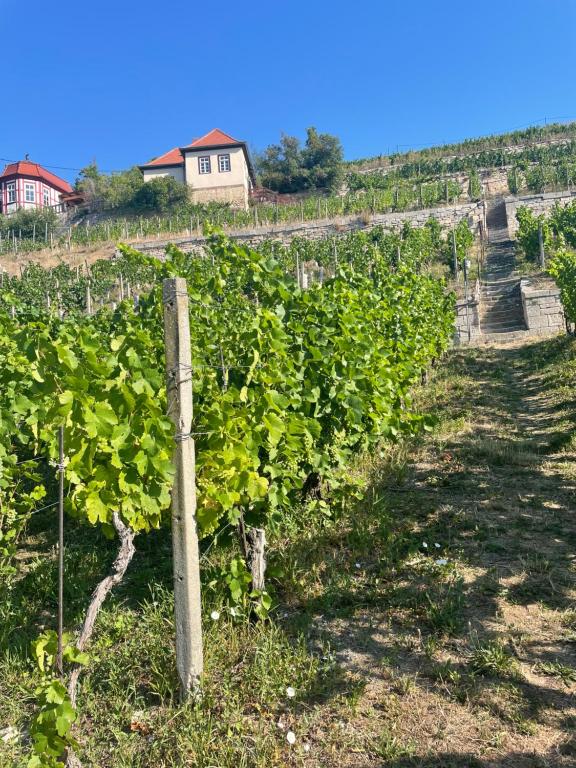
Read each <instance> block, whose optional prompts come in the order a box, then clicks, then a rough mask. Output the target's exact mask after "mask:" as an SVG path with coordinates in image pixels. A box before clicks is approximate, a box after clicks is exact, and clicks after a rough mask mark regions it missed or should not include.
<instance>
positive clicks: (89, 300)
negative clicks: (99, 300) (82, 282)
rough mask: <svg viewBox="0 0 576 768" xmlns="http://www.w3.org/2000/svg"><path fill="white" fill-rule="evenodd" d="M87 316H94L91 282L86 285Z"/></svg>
mask: <svg viewBox="0 0 576 768" xmlns="http://www.w3.org/2000/svg"><path fill="white" fill-rule="evenodd" d="M86 314H87V315H91V314H92V295H91V293H90V281H89V280H88V282H87V283H86Z"/></svg>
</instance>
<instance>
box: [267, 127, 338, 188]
mask: <svg viewBox="0 0 576 768" xmlns="http://www.w3.org/2000/svg"><path fill="white" fill-rule="evenodd" d="M342 163H343V153H342V145H341V144H340V140H339V139H338V138H337V137H336V136H331V135H330V134H328V133H318V131H317V130H316V129H315V128H308V129H307V131H306V143H305V145H304V147H303V148H301V147H300V142H299V140H298V139H297V138H296V137H295V136H287V135H286V134H282V136H281V138H280V144H271V145H270V146H269V147H267V148H266V149H265V150H264V152H263V153H262V155H260V156H259V157H257V158H256V164H257V168H258V171H259V175H260V181H261V183H262V184H263V185H264V186H265V187H268V188H269V189H273V190H275V191H277V192H302V191H304V190H307V189H334V188H335V187H337V186H338V184H339V183H340V180H341V178H342V167H343V166H342Z"/></svg>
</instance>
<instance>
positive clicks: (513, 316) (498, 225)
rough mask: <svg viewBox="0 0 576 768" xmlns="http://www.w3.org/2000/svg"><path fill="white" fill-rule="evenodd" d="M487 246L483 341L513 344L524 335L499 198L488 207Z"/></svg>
mask: <svg viewBox="0 0 576 768" xmlns="http://www.w3.org/2000/svg"><path fill="white" fill-rule="evenodd" d="M486 223H487V227H488V244H487V249H486V261H485V264H484V269H483V274H482V284H481V288H480V307H481V312H480V328H481V332H482V337H481V338H482V341H485V342H492V341H512V340H514V339H516V338H521V337H522V336H524V335H525V334H526V331H527V328H526V324H525V322H524V313H523V310H522V299H521V295H520V277H519V276H518V275H516V273H515V259H514V243H513V241H512V240H510V239H509V237H508V226H507V222H506V208H505V205H504V200H503V199H502V198H495V199H494V200H492V201H491V202H490V203H489V205H488V210H487V214H486Z"/></svg>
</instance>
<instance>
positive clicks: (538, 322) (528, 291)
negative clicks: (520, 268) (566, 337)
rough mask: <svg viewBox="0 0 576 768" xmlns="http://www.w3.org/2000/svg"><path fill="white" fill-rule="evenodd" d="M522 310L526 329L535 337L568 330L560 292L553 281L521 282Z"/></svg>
mask: <svg viewBox="0 0 576 768" xmlns="http://www.w3.org/2000/svg"><path fill="white" fill-rule="evenodd" d="M520 294H521V296H522V310H523V312H524V322H525V323H526V327H527V328H528V330H529V331H530V333H531V334H533V335H534V336H551V335H553V334H556V333H560V332H561V331H563V330H565V329H566V324H565V320H564V311H563V309H562V302H561V301H560V290H559V288H558V287H557V285H556V284H555V283H553V282H552V281H547V282H540V283H537V284H534V283H532V282H531V281H530V279H529V278H523V279H522V280H521V281H520Z"/></svg>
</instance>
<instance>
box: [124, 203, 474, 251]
mask: <svg viewBox="0 0 576 768" xmlns="http://www.w3.org/2000/svg"><path fill="white" fill-rule="evenodd" d="M432 217H433V218H435V219H437V220H438V221H439V223H440V225H441V226H442V227H443V228H450V227H452V226H454V225H455V224H458V222H460V221H462V219H467V220H468V222H469V224H470V225H471V226H472V227H475V226H476V225H477V224H478V223H479V222H480V221H482V219H483V217H484V204H483V203H482V202H474V203H461V204H457V205H452V206H446V207H442V208H425V209H423V210H419V211H402V212H395V213H377V214H374V215H373V216H368V217H365V216H357V215H355V216H340V217H338V218H337V219H330V220H326V219H324V220H316V221H304V222H299V223H296V224H294V223H291V224H284V225H280V224H278V225H270V226H263V227H255V228H253V229H242V230H236V231H230V232H228V231H227V232H226V234H227V235H228V236H229V237H231V238H233V239H234V240H240V241H242V242H246V243H248V244H250V245H257V244H258V243H260V242H262V241H263V240H275V241H277V242H281V243H282V244H283V245H288V244H289V243H290V242H291V241H292V240H293V239H294V238H295V237H304V238H306V239H308V240H322V239H324V238H326V237H338V236H341V235H343V234H346V233H348V232H355V231H358V230H370V229H374V227H378V226H382V227H384V228H385V229H391V230H393V229H396V230H397V229H400V228H401V227H403V226H404V224H405V222H407V221H409V222H410V223H411V224H412V226H414V227H423V226H424V224H426V222H427V221H428V220H429V219H430V218H432ZM205 241H206V238H205V237H203V236H195V237H175V238H171V239H169V240H166V239H163V240H144V241H137V242H133V243H130V245H131V246H132V247H133V248H136V249H137V250H139V251H143V252H145V253H148V254H150V255H152V256H161V255H162V254H163V253H164V250H165V248H166V246H167V245H168V244H169V243H174V244H175V245H177V246H178V247H179V248H181V249H182V250H183V251H185V252H191V251H194V250H196V249H198V248H201V247H202V246H203V245H204V243H205Z"/></svg>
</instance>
